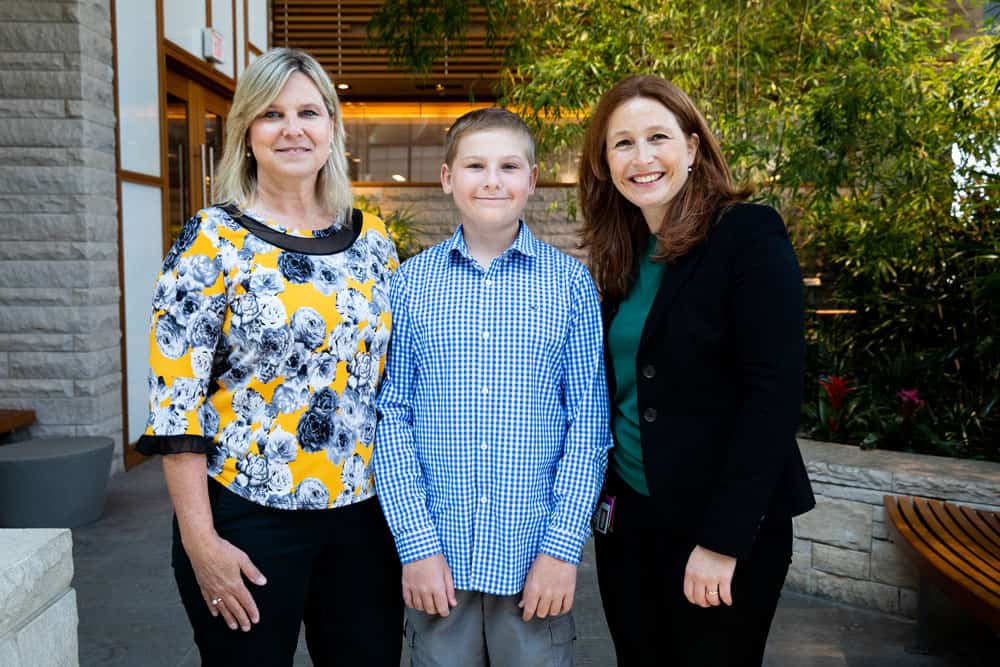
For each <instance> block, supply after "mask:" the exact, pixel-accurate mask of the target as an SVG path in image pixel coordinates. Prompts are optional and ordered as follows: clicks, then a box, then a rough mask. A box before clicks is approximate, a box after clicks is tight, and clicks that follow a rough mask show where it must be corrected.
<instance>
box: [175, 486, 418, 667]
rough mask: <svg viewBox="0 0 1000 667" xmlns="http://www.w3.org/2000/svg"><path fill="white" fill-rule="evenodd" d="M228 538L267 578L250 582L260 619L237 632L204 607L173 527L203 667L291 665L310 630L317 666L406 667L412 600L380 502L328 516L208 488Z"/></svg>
mask: <svg viewBox="0 0 1000 667" xmlns="http://www.w3.org/2000/svg"><path fill="white" fill-rule="evenodd" d="M209 497H210V499H211V502H212V515H213V518H214V520H215V529H216V531H217V532H218V533H219V535H220V536H221V537H222V538H223V539H226V540H228V541H230V542H232V543H233V544H234V545H236V546H237V547H238V548H240V549H242V550H243V551H245V552H246V553H247V555H248V556H249V557H250V560H251V561H253V563H254V564H255V565H256V566H257V568H258V569H259V570H260V571H261V572H263V573H264V576H265V577H267V584H265V585H264V586H256V585H254V584H252V583H250V582H249V581H247V580H246V578H244V582H245V583H246V585H247V588H248V589H249V590H250V593H251V594H252V595H253V598H254V601H255V602H256V604H257V609H258V610H259V611H260V622H259V623H257V624H256V625H253V626H252V627H251V630H250V631H249V632H243V631H242V630H239V629H237V630H230V629H229V627H228V626H227V625H226V622H225V621H224V620H223V618H222V616H221V615H219V616H218V617H213V616H212V615H211V614H210V613H209V611H208V607H207V606H206V604H205V600H204V599H203V598H202V595H201V591H200V589H199V587H198V582H197V581H196V579H195V576H194V571H193V569H192V568H191V561H190V560H188V557H187V554H186V553H185V551H184V548H183V546H182V545H181V540H180V533H179V531H178V529H177V521H176V519H175V520H174V538H173V565H174V577H175V579H176V580H177V587H178V589H179V591H180V595H181V600H182V602H183V603H184V609H185V610H186V611H187V615H188V619H189V620H190V622H191V626H192V628H193V629H194V640H195V643H196V644H197V646H198V650H199V651H200V652H201V660H202V664H203V665H209V666H211V667H225V666H226V665H239V666H240V667H248V666H249V665H266V666H267V667H272V666H274V667H279V666H284V665H289V666H290V665H291V664H292V659H293V657H294V655H295V648H296V645H297V644H298V637H299V629H300V627H301V625H302V623H303V622H304V623H305V628H306V644H307V646H308V648H309V655H310V656H311V658H312V661H313V664H315V665H317V666H323V667H326V666H338V665H368V666H373V667H383V666H384V667H398V666H399V659H400V651H401V650H402V627H403V598H402V593H401V590H400V565H399V558H398V557H397V555H396V550H395V547H394V545H393V541H392V536H391V535H390V533H389V529H388V527H387V526H386V523H385V519H384V517H383V515H382V510H381V508H380V507H379V503H378V499H377V498H372V499H370V500H365V501H362V502H360V503H357V504H354V505H348V506H346V507H338V508H335V509H329V510H279V509H272V508H267V507H262V506H260V505H257V504H256V503H252V502H249V501H247V500H244V499H242V498H240V497H239V496H237V495H236V494H235V493H232V492H230V491H227V490H225V489H224V488H222V486H221V485H220V484H218V483H217V482H215V481H214V480H209Z"/></svg>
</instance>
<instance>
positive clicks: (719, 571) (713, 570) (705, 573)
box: [684, 546, 736, 607]
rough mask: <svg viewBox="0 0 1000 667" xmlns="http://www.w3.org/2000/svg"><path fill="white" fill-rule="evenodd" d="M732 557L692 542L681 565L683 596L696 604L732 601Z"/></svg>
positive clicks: (703, 605)
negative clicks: (686, 559) (693, 546)
mask: <svg viewBox="0 0 1000 667" xmlns="http://www.w3.org/2000/svg"><path fill="white" fill-rule="evenodd" d="M735 570H736V559H735V558H733V557H732V556H726V555H725V554H720V553H716V552H715V551H711V550H709V549H706V548H704V547H700V546H695V548H694V549H692V550H691V555H690V556H689V557H688V562H687V567H685V568H684V597H686V598H687V599H688V602H690V603H691V604H696V605H698V606H699V607H718V606H719V604H720V603H725V604H726V605H730V606H731V605H732V604H733V592H732V589H731V587H730V586H731V584H732V582H733V572H734V571H735Z"/></svg>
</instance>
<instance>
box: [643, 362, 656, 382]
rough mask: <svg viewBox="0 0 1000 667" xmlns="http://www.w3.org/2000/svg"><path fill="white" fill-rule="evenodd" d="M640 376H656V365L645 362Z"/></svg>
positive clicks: (650, 378) (649, 377) (650, 377)
mask: <svg viewBox="0 0 1000 667" xmlns="http://www.w3.org/2000/svg"><path fill="white" fill-rule="evenodd" d="M642 377H644V378H646V379H647V380H652V379H653V378H654V377H656V367H655V366H653V364H646V365H645V366H643V367H642Z"/></svg>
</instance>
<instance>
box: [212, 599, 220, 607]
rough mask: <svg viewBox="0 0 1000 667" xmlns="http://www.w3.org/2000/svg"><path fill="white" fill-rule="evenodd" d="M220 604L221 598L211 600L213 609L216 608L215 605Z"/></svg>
mask: <svg viewBox="0 0 1000 667" xmlns="http://www.w3.org/2000/svg"><path fill="white" fill-rule="evenodd" d="M220 602H222V598H212V606H213V607H214V606H216V605H218V604H219V603H220Z"/></svg>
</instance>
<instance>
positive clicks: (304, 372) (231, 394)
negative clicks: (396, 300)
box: [138, 207, 399, 509]
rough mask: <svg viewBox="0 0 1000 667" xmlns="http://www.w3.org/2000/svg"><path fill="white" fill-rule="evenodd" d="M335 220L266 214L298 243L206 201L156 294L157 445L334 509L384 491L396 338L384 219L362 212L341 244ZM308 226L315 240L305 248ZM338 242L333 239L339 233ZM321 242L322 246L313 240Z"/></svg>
mask: <svg viewBox="0 0 1000 667" xmlns="http://www.w3.org/2000/svg"><path fill="white" fill-rule="evenodd" d="M344 217H345V216H341V219H340V221H338V223H337V224H335V225H333V226H331V227H330V228H328V229H326V230H318V231H315V232H297V231H295V230H287V229H283V228H281V227H279V226H277V225H275V224H274V223H271V222H267V221H264V220H259V219H257V220H256V221H257V222H258V223H263V224H265V225H266V226H267V227H269V228H270V229H272V230H276V231H278V232H281V234H280V235H278V237H277V238H279V239H281V238H285V237H288V238H290V237H300V240H298V241H297V242H296V243H289V244H288V245H289V246H291V247H295V248H297V249H298V250H299V252H295V251H292V250H289V249H287V248H285V247H282V246H281V245H275V244H274V243H279V244H280V240H279V241H274V235H269V238H271V239H272V241H273V243H272V242H268V241H265V240H263V239H262V238H261V237H259V236H257V235H255V234H253V233H251V232H249V231H248V230H247V229H246V228H244V227H243V226H242V225H241V224H239V221H238V220H234V219H233V218H232V217H231V216H230V215H229V214H228V213H227V212H226V211H224V210H223V209H221V208H218V207H211V208H208V209H205V210H202V211H199V212H198V214H197V215H195V216H194V217H193V218H191V220H189V221H188V223H187V224H186V225H185V226H184V228H183V230H182V231H181V234H180V236H179V237H178V239H177V241H176V242H175V244H174V246H173V248H171V250H170V252H169V253H168V254H167V257H166V259H165V260H164V263H163V270H162V272H161V273H160V275H159V277H158V279H157V283H156V289H155V292H154V295H153V317H152V326H151V333H150V358H149V366H150V373H149V395H150V400H149V402H150V414H149V421H148V423H147V426H146V431H145V434H144V435H143V437H142V438H141V439H140V441H139V443H138V449H139V451H141V452H143V453H146V454H155V453H161V454H171V453H176V452H204V453H205V454H206V455H207V461H208V473H209V475H211V476H212V477H214V478H215V479H216V480H218V481H219V482H220V483H222V484H223V485H224V486H226V487H227V488H228V489H229V490H230V491H233V492H235V493H237V494H238V495H240V496H241V497H243V498H245V499H247V500H250V501H252V502H255V503H258V504H260V505H266V506H268V507H276V508H284V509H325V508H328V507H339V506H343V505H349V504H351V503H355V502H358V501H361V500H364V499H366V498H370V497H372V496H374V495H375V488H374V484H373V480H372V471H371V467H370V465H369V463H370V461H371V452H372V444H373V442H374V435H375V393H376V389H377V387H378V383H379V380H380V379H381V377H382V371H383V368H384V365H385V355H386V349H387V347H388V343H389V332H390V329H391V326H392V324H391V315H390V312H389V299H388V286H389V278H390V276H391V274H392V272H393V271H395V270H396V268H397V267H398V265H399V260H398V258H397V256H396V250H395V248H394V247H393V244H392V241H391V240H390V239H389V235H388V232H387V231H386V228H385V225H384V224H383V223H382V221H381V220H379V219H378V218H377V217H375V216H372V215H369V214H364V217H363V220H362V224H361V228H360V233H359V234H358V236H357V238H356V239H355V240H354V242H353V243H352V244H351V245H350V246H349V247H347V248H346V249H345V250H343V251H341V252H335V253H328V254H321V253H322V248H323V237H324V236H328V235H330V234H332V233H333V232H336V231H338V230H339V229H340V227H341V222H342V219H343V218H344ZM302 237H307V239H308V240H307V243H308V244H315V247H313V246H312V245H310V247H309V249H308V250H303V249H302V245H303V241H302V240H301V239H302ZM328 245H329V244H327V246H328ZM314 251H315V252H314Z"/></svg>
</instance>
